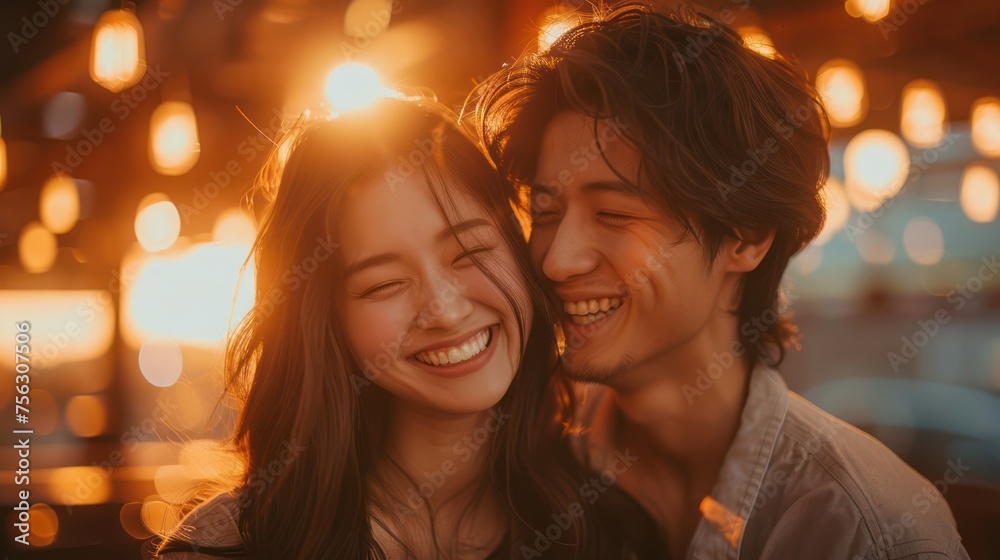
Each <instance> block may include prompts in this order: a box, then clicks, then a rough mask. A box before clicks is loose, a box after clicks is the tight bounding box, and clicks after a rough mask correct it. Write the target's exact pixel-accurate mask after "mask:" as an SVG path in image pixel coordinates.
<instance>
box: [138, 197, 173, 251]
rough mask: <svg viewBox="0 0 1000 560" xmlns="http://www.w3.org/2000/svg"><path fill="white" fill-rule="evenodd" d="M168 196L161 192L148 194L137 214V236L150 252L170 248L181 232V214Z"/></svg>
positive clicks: (144, 247)
mask: <svg viewBox="0 0 1000 560" xmlns="http://www.w3.org/2000/svg"><path fill="white" fill-rule="evenodd" d="M166 198H167V197H166V196H165V195H162V194H159V193H156V194H152V195H149V196H147V197H146V198H144V199H143V200H142V202H140V203H139V211H138V212H137V213H136V215H135V237H136V239H138V240H139V245H141V246H142V248H143V249H145V250H146V251H149V252H150V253H154V252H157V251H163V250H166V249H169V248H170V247H171V246H172V245H173V244H174V242H175V241H177V236H178V235H179V234H180V232H181V215H180V213H179V212H178V211H177V207H176V206H174V203H173V202H170V201H169V200H167V199H166Z"/></svg>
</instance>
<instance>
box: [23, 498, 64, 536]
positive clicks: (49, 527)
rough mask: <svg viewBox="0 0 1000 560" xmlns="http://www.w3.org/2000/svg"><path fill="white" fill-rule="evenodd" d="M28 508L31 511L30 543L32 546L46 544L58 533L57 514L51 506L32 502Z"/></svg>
mask: <svg viewBox="0 0 1000 560" xmlns="http://www.w3.org/2000/svg"><path fill="white" fill-rule="evenodd" d="M28 510H29V511H30V512H31V544H32V546H48V545H50V544H52V541H54V540H55V539H56V535H57V534H58V533H59V516H58V515H56V512H55V510H54V509H52V506H49V505H47V504H34V505H33V506H31V507H30V508H28Z"/></svg>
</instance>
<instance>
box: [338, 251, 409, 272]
mask: <svg viewBox="0 0 1000 560" xmlns="http://www.w3.org/2000/svg"><path fill="white" fill-rule="evenodd" d="M401 260H402V257H400V256H399V255H396V254H393V253H382V254H380V255H372V256H370V257H365V258H363V259H358V260H356V261H354V262H353V263H351V264H350V265H349V266H348V267H347V268H345V269H344V276H345V277H347V276H350V275H352V274H357V273H358V272H361V271H362V270H364V269H366V268H371V267H373V266H380V265H383V264H389V263H394V262H399V261H401Z"/></svg>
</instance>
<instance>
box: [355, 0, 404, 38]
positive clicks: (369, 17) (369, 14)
mask: <svg viewBox="0 0 1000 560" xmlns="http://www.w3.org/2000/svg"><path fill="white" fill-rule="evenodd" d="M392 4H393V0H352V2H351V3H350V4H349V5H348V6H347V10H346V11H345V12H344V34H345V35H347V36H348V37H356V38H364V39H374V38H375V37H378V36H379V35H381V34H382V33H383V32H384V31H385V30H386V29H388V27H389V21H390V20H391V19H392Z"/></svg>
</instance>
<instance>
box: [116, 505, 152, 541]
mask: <svg viewBox="0 0 1000 560" xmlns="http://www.w3.org/2000/svg"><path fill="white" fill-rule="evenodd" d="M118 519H119V520H120V521H121V524H122V529H125V532H126V533H128V534H129V535H130V536H131V537H132V538H134V539H138V540H143V539H148V538H149V537H151V536H153V533H152V531H150V530H149V529H147V528H146V526H145V525H143V523H142V504H141V503H139V502H129V503H127V504H125V505H123V506H122V509H121V511H119V512H118Z"/></svg>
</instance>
